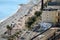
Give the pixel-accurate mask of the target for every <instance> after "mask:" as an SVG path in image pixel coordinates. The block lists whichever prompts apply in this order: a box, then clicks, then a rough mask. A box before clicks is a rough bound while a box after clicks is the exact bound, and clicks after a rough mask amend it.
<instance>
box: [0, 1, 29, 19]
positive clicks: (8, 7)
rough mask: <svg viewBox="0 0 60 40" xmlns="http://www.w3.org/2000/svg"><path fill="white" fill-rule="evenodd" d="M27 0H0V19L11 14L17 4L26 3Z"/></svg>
mask: <svg viewBox="0 0 60 40" xmlns="http://www.w3.org/2000/svg"><path fill="white" fill-rule="evenodd" d="M28 2H29V0H0V20H3V19H5V18H7V17H9V16H10V15H12V14H13V13H14V12H15V11H16V10H17V8H18V4H26V3H28Z"/></svg>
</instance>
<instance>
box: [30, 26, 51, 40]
mask: <svg viewBox="0 0 60 40" xmlns="http://www.w3.org/2000/svg"><path fill="white" fill-rule="evenodd" d="M50 28H51V27H50ZM50 28H48V29H47V30H45V31H43V32H41V33H40V34H38V35H36V36H34V37H33V38H31V40H33V39H35V38H36V37H38V36H39V35H41V34H43V33H44V32H46V31H48V30H49V29H50Z"/></svg>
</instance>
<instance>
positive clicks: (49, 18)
mask: <svg viewBox="0 0 60 40" xmlns="http://www.w3.org/2000/svg"><path fill="white" fill-rule="evenodd" d="M59 11H60V2H58V0H51V1H50V2H48V5H47V7H46V8H44V9H43V13H42V22H52V23H57V22H59V21H60V18H59V17H60V16H59V14H60V12H59Z"/></svg>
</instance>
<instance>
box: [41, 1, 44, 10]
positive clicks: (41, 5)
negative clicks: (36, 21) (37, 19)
mask: <svg viewBox="0 0 60 40" xmlns="http://www.w3.org/2000/svg"><path fill="white" fill-rule="evenodd" d="M43 2H44V1H43V0H41V10H43Z"/></svg>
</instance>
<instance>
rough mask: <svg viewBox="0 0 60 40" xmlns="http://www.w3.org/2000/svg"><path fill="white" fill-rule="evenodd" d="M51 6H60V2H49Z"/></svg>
mask: <svg viewBox="0 0 60 40" xmlns="http://www.w3.org/2000/svg"><path fill="white" fill-rule="evenodd" d="M48 5H49V6H60V2H48Z"/></svg>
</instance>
